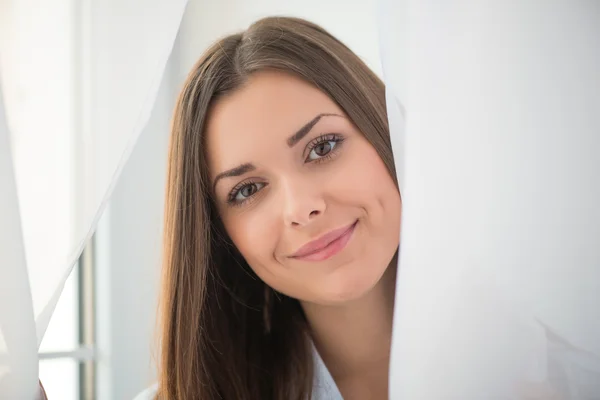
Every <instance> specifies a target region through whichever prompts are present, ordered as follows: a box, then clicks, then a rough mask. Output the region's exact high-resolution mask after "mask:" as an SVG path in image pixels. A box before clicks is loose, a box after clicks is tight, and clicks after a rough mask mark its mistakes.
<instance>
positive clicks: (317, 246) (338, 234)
mask: <svg viewBox="0 0 600 400" xmlns="http://www.w3.org/2000/svg"><path fill="white" fill-rule="evenodd" d="M357 223H358V221H355V222H353V223H352V224H350V225H348V226H345V227H343V228H339V229H335V230H333V231H331V232H328V233H326V234H325V235H323V236H321V237H320V238H318V239H316V240H313V241H311V242H309V243H307V244H305V245H304V246H302V247H301V248H300V249H298V251H296V252H295V253H294V254H293V255H292V256H291V257H292V258H295V259H300V260H305V261H322V260H325V259H327V258H330V257H333V256H334V255H335V254H337V253H339V252H340V251H341V250H342V249H343V248H344V247H346V244H347V243H348V241H349V240H350V238H351V237H352V234H353V233H354V228H355V227H356V224H357Z"/></svg>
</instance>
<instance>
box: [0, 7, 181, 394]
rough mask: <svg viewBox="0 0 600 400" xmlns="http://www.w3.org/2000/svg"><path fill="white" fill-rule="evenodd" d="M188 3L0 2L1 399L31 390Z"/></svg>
mask: <svg viewBox="0 0 600 400" xmlns="http://www.w3.org/2000/svg"><path fill="white" fill-rule="evenodd" d="M186 4H187V1H186V0H174V1H161V0H144V1H140V0H118V1H117V0H109V1H106V0H101V1H100V0H89V1H85V2H69V1H65V2H50V3H48V2H42V1H39V0H19V1H4V2H2V3H1V4H0V14H1V15H0V71H2V72H3V76H2V79H1V80H0V82H1V83H3V84H4V85H5V86H7V85H8V86H7V89H8V90H6V91H5V93H4V98H6V104H7V106H6V112H7V118H6V120H7V121H6V122H7V124H5V123H4V122H5V121H4V118H3V117H0V180H1V181H0V188H1V192H2V196H1V199H0V213H1V214H0V216H1V217H2V218H1V219H0V238H2V239H3V240H2V241H1V246H2V251H1V252H0V288H1V289H2V290H1V292H0V293H1V294H0V295H1V296H2V297H1V299H2V302H1V304H0V323H1V325H0V398H23V399H26V398H32V396H33V395H32V393H34V392H35V385H36V383H37V362H38V360H37V349H38V346H39V344H40V343H41V341H42V338H43V336H44V332H45V330H46V328H47V326H48V323H49V321H50V318H51V316H52V313H53V311H54V308H55V306H56V302H57V300H58V298H59V297H60V294H61V291H62V288H63V286H64V283H65V280H66V279H67V277H68V276H69V274H70V272H71V270H72V268H73V266H74V265H75V263H76V260H77V258H78V257H79V255H80V254H81V251H82V249H83V246H84V245H85V243H86V242H87V240H88V239H89V238H90V236H91V235H92V233H93V232H94V230H95V227H96V224H97V221H98V219H99V217H100V215H101V213H102V211H103V209H104V207H105V205H106V203H107V201H108V198H109V196H110V194H111V192H112V189H113V188H114V186H115V182H116V180H117V179H118V176H119V174H120V172H121V170H122V168H123V166H124V164H125V163H126V162H127V159H128V157H129V154H130V153H131V151H132V149H133V146H134V145H135V143H136V141H137V139H138V136H139V135H140V133H141V131H142V130H143V128H144V126H145V125H146V123H147V122H148V118H149V116H150V113H151V110H152V107H153V104H154V102H155V100H156V96H157V92H158V88H159V85H160V82H161V79H162V76H163V72H164V70H165V66H166V63H167V60H168V58H169V56H170V53H171V49H172V47H173V45H174V42H175V38H176V35H177V32H178V29H179V25H180V23H181V19H182V16H183V13H184V10H185V7H186ZM77 7H79V8H77ZM42 66H43V68H42ZM52 102H55V103H58V102H60V104H61V105H62V106H61V107H62V108H56V107H54V109H53V110H54V111H55V112H53V113H49V112H48V110H49V109H52V106H53V105H55V104H53V103H52ZM0 115H2V116H3V114H2V113H0ZM8 127H10V130H11V134H10V135H9V132H8ZM9 139H10V142H11V143H12V145H10V146H9V144H8V143H9ZM11 151H12V155H14V156H15V157H12V158H13V159H14V170H13V167H12V162H11V161H10V160H11V157H10V156H11ZM165 151H166V149H165ZM17 199H18V202H17ZM19 211H20V212H19ZM19 216H21V221H19ZM21 231H22V233H23V234H22V235H21V234H20V232H21ZM21 238H22V239H23V240H21ZM5 239H6V240H5ZM9 383H10V385H8V384H9ZM11 390H19V391H18V392H15V391H11ZM14 393H19V395H13V394H14Z"/></svg>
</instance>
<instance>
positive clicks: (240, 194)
mask: <svg viewBox="0 0 600 400" xmlns="http://www.w3.org/2000/svg"><path fill="white" fill-rule="evenodd" d="M263 187H265V184H264V183H261V182H246V183H242V184H240V185H238V186H236V187H235V188H233V190H232V191H231V193H230V195H229V199H228V200H229V203H234V204H241V203H243V202H245V201H246V200H248V199H249V198H250V197H252V196H254V195H255V194H256V193H257V192H258V191H259V190H261V189H262V188H263Z"/></svg>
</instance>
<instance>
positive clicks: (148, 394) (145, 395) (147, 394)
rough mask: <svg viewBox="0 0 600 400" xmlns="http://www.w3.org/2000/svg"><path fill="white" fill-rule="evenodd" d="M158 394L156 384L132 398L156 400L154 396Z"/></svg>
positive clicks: (134, 399) (136, 399)
mask: <svg viewBox="0 0 600 400" xmlns="http://www.w3.org/2000/svg"><path fill="white" fill-rule="evenodd" d="M157 393H158V383H155V384H154V385H152V386H150V387H149V388H147V389H145V390H144V391H143V392H140V393H139V394H138V395H137V396H135V397H134V398H133V400H154V399H155V398H156V394H157Z"/></svg>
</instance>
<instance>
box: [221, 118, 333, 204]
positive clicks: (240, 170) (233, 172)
mask: <svg viewBox="0 0 600 400" xmlns="http://www.w3.org/2000/svg"><path fill="white" fill-rule="evenodd" d="M323 117H341V118H344V116H342V115H340V114H332V113H322V114H319V115H317V116H316V117H314V118H313V119H312V120H310V121H309V122H308V123H307V124H306V125H304V126H303V127H302V128H300V129H299V130H298V131H297V132H296V133H294V134H293V135H292V136H290V137H289V138H288V140H287V145H288V146H289V147H293V146H295V145H296V144H297V143H298V142H299V141H301V140H302V139H303V138H304V137H305V136H306V135H308V133H309V132H310V131H311V129H312V128H313V127H314V126H315V125H316V124H317V122H319V120H320V119H321V118H323ZM255 169H256V167H255V166H254V164H251V163H245V164H242V165H239V166H237V167H235V168H232V169H229V170H227V171H224V172H221V173H220V174H219V175H217V176H216V178H215V181H214V183H213V192H216V188H217V183H218V182H219V181H220V180H221V179H223V178H230V177H236V176H242V175H244V174H246V173H248V172H250V171H254V170H255Z"/></svg>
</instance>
